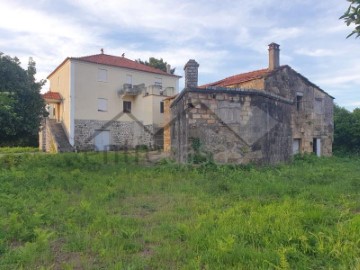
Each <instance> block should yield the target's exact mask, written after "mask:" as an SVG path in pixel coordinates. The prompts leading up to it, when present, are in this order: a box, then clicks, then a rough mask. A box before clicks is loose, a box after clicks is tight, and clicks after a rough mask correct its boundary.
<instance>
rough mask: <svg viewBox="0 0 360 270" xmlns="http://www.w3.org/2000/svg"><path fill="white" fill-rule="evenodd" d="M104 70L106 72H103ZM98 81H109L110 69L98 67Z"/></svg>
mask: <svg viewBox="0 0 360 270" xmlns="http://www.w3.org/2000/svg"><path fill="white" fill-rule="evenodd" d="M102 72H104V73H102ZM97 81H98V82H108V70H107V69H105V68H98V74H97Z"/></svg>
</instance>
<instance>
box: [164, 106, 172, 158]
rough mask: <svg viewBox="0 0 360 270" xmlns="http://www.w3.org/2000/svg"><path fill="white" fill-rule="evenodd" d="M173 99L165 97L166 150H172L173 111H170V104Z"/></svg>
mask: <svg viewBox="0 0 360 270" xmlns="http://www.w3.org/2000/svg"><path fill="white" fill-rule="evenodd" d="M172 100H173V99H165V100H164V122H165V126H164V152H167V153H168V152H170V150H171V132H170V126H171V122H170V121H171V111H170V104H171V102H172Z"/></svg>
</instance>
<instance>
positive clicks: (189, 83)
mask: <svg viewBox="0 0 360 270" xmlns="http://www.w3.org/2000/svg"><path fill="white" fill-rule="evenodd" d="M198 68H199V64H198V63H197V62H196V61H195V60H194V59H190V60H189V61H188V62H187V63H186V64H185V66H184V70H185V88H188V87H197V86H198Z"/></svg>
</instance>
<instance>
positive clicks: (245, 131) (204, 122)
mask: <svg viewBox="0 0 360 270" xmlns="http://www.w3.org/2000/svg"><path fill="white" fill-rule="evenodd" d="M291 104H292V101H290V100H287V99H284V98H281V97H278V96H276V95H272V94H267V93H264V92H263V91H257V90H251V91H250V90H243V89H233V90H230V89H214V90H209V89H207V90H203V89H187V90H185V91H184V92H183V93H182V94H181V95H180V96H179V97H178V98H177V99H176V100H175V101H174V102H173V104H172V107H171V114H172V116H173V119H172V124H171V149H172V155H173V156H174V157H175V158H176V159H177V161H179V162H186V161H187V160H188V158H189V156H191V155H192V154H194V153H195V152H196V151H197V149H194V148H195V147H194V141H195V142H197V143H198V144H199V145H198V147H199V151H200V152H199V153H200V154H202V155H208V156H209V157H210V158H212V159H213V160H214V161H215V162H217V163H237V164H241V163H249V162H254V163H267V164H275V163H278V162H284V161H286V160H287V159H288V157H289V156H291V142H292V137H291Z"/></svg>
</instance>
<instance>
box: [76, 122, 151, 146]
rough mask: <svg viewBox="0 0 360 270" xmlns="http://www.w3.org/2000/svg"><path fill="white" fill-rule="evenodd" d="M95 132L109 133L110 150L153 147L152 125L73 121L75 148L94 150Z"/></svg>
mask: <svg viewBox="0 0 360 270" xmlns="http://www.w3.org/2000/svg"><path fill="white" fill-rule="evenodd" d="M97 130H108V131H110V145H111V147H110V149H111V148H114V149H119V148H130V149H131V148H135V147H136V146H137V145H147V146H148V147H150V148H153V147H155V136H154V135H155V133H156V131H157V128H156V127H154V126H153V125H142V124H141V123H137V122H134V121H132V122H126V121H111V122H108V121H99V120H80V119H76V120H75V148H76V149H77V150H80V151H87V150H94V148H95V146H94V142H95V136H96V131H97Z"/></svg>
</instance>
